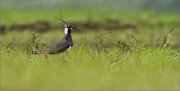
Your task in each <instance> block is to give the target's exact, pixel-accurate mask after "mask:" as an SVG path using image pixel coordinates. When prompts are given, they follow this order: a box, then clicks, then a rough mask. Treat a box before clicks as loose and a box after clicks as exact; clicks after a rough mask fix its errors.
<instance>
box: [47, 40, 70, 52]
mask: <svg viewBox="0 0 180 91" xmlns="http://www.w3.org/2000/svg"><path fill="white" fill-rule="evenodd" d="M70 46H71V43H70V42H68V41H66V40H61V41H60V42H57V43H55V44H52V45H51V46H49V47H48V49H47V51H48V53H49V54H55V53H61V52H64V51H65V50H66V49H68V48H69V47H70Z"/></svg>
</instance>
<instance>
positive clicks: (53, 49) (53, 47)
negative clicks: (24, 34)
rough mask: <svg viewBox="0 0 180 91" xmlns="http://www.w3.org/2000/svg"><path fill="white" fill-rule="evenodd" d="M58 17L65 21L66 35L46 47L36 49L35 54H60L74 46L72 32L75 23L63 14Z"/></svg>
mask: <svg viewBox="0 0 180 91" xmlns="http://www.w3.org/2000/svg"><path fill="white" fill-rule="evenodd" d="M57 19H58V20H60V21H62V22H63V23H64V37H63V38H62V39H61V40H60V41H57V42H56V43H52V44H50V45H48V46H47V47H46V48H43V49H38V50H37V51H34V52H33V54H42V53H45V54H58V53H62V52H65V51H67V50H69V49H71V48H72V47H73V40H72V35H71V32H72V31H73V25H72V24H70V23H67V22H66V21H64V20H63V19H62V17H61V16H60V18H57Z"/></svg>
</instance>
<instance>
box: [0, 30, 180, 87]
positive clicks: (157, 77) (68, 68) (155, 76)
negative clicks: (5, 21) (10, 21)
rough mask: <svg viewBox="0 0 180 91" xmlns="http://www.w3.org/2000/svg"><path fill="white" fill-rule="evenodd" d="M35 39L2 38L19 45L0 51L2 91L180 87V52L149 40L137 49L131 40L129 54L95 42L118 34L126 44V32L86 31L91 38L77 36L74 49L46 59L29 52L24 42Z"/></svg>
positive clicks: (11, 35)
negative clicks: (148, 43) (97, 38)
mask: <svg viewBox="0 0 180 91" xmlns="http://www.w3.org/2000/svg"><path fill="white" fill-rule="evenodd" d="M58 33H59V31H53V32H47V33H44V34H39V37H38V39H39V41H40V42H41V43H42V42H43V41H44V42H50V41H52V40H53V39H59V38H61V37H60V36H62V33H61V32H60V33H59V34H58ZM31 35H32V32H28V31H25V32H21V34H19V33H18V32H12V33H11V32H9V33H8V34H6V35H3V36H1V42H2V43H3V44H8V43H15V44H13V45H14V46H12V45H9V46H8V45H3V46H2V48H1V52H0V55H1V61H0V64H1V76H0V77H1V84H0V85H1V89H2V90H177V89H179V76H180V75H179V74H180V72H179V67H180V65H179V64H180V61H179V58H180V55H179V52H178V51H177V50H174V49H171V48H163V49H161V48H160V47H155V46H153V45H144V43H145V40H144V42H143V40H141V42H137V45H136V47H135V44H134V42H133V39H130V40H129V43H130V48H131V50H129V49H126V48H125V46H118V44H115V45H116V46H114V47H111V48H103V47H101V46H102V45H103V44H100V41H101V39H99V40H95V38H96V37H98V36H99V38H100V36H102V35H103V36H104V37H103V38H105V39H104V42H106V41H107V40H108V41H109V40H113V39H112V38H111V36H112V35H113V36H117V35H120V36H121V37H117V39H118V40H120V41H127V39H129V38H127V39H126V36H124V37H123V35H126V32H119V33H118V32H105V31H103V32H97V33H96V34H94V33H93V32H86V35H87V36H85V34H84V33H80V34H79V33H73V37H74V42H75V45H74V47H73V48H72V49H71V50H70V51H68V52H65V53H63V54H57V55H48V58H46V57H45V55H43V54H41V55H32V54H29V53H27V50H26V49H27V47H28V45H27V44H26V43H31V38H32V36H31ZM52 35H53V36H52ZM136 36H137V37H138V36H139V37H140V36H142V35H141V34H140V35H136ZM141 38H142V39H143V37H141ZM138 39H139V38H138ZM144 39H146V37H144ZM18 40H21V41H18ZM88 40H89V41H92V43H93V42H96V43H97V44H98V45H97V46H96V47H98V48H95V47H94V46H93V44H92V46H91V45H90V44H89V41H88ZM118 40H114V41H113V42H114V43H115V42H117V41H118ZM85 41H88V43H87V44H86V42H85ZM108 41H107V42H108ZM131 41H132V42H131ZM139 41H140V40H139ZM142 42H143V43H142ZM16 43H17V44H16ZM18 43H19V45H18ZM28 48H29V47H28Z"/></svg>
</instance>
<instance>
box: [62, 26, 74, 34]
mask: <svg viewBox="0 0 180 91" xmlns="http://www.w3.org/2000/svg"><path fill="white" fill-rule="evenodd" d="M71 31H73V25H72V24H65V28H64V32H65V34H67V33H70V32H71Z"/></svg>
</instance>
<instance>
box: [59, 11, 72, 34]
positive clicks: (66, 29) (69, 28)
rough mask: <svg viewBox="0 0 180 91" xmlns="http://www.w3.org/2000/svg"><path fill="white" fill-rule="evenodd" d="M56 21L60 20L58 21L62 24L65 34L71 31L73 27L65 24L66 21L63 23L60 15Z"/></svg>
mask: <svg viewBox="0 0 180 91" xmlns="http://www.w3.org/2000/svg"><path fill="white" fill-rule="evenodd" d="M56 19H58V20H60V21H62V22H63V23H64V25H65V28H64V32H65V34H68V33H70V32H71V31H73V25H72V24H70V23H67V22H66V21H64V20H63V18H62V16H61V14H60V18H56Z"/></svg>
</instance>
